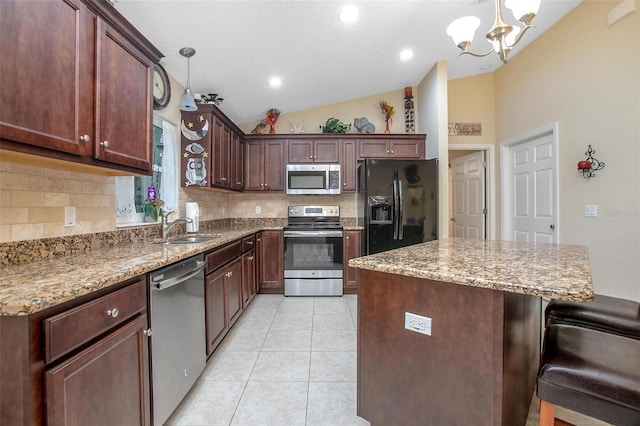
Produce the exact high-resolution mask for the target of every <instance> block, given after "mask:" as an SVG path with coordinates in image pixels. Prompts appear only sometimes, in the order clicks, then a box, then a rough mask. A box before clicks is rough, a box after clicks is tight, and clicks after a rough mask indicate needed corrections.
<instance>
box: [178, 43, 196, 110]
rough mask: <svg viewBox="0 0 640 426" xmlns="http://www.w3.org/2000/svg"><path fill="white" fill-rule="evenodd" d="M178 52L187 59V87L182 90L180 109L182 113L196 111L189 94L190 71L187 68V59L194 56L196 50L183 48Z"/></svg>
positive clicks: (194, 102) (193, 101) (193, 100)
mask: <svg viewBox="0 0 640 426" xmlns="http://www.w3.org/2000/svg"><path fill="white" fill-rule="evenodd" d="M179 52H180V54H181V55H182V56H184V57H185V58H187V87H186V89H184V94H183V95H182V99H181V100H180V109H181V110H182V111H197V110H198V106H197V105H196V100H195V99H193V95H192V94H191V81H190V80H191V69H190V67H189V59H190V58H191V57H192V56H193V55H195V54H196V49H194V48H193V47H183V48H182V49H180V51H179Z"/></svg>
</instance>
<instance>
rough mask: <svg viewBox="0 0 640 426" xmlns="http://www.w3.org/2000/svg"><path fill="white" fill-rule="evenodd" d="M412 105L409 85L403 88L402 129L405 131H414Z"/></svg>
mask: <svg viewBox="0 0 640 426" xmlns="http://www.w3.org/2000/svg"><path fill="white" fill-rule="evenodd" d="M413 109H414V106H413V93H412V89H411V87H405V88H404V131H405V133H415V132H416V127H415V118H414V110H413Z"/></svg>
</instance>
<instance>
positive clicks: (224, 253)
mask: <svg viewBox="0 0 640 426" xmlns="http://www.w3.org/2000/svg"><path fill="white" fill-rule="evenodd" d="M241 254H242V245H241V241H240V240H238V241H235V242H233V243H231V244H229V245H228V246H225V247H222V248H220V249H217V250H215V251H213V252H211V253H209V254H207V256H206V259H207V272H206V273H207V274H208V273H211V272H213V271H215V270H216V269H218V268H219V267H221V266H222V265H224V264H225V263H228V262H229V261H230V260H233V259H235V258H236V257H238V256H240V255H241Z"/></svg>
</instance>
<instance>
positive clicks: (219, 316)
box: [204, 269, 229, 355]
mask: <svg viewBox="0 0 640 426" xmlns="http://www.w3.org/2000/svg"><path fill="white" fill-rule="evenodd" d="M226 272H227V271H226V270H224V269H218V270H217V271H215V272H213V273H211V274H209V275H207V278H206V282H205V287H204V294H205V304H206V305H205V306H206V308H205V321H206V329H207V355H211V354H212V353H213V351H214V349H215V348H216V347H217V346H218V345H219V344H220V342H221V341H222V339H223V338H224V336H225V335H226V334H227V331H228V330H229V327H228V325H227V324H228V322H227V311H226V308H225V301H224V299H225V295H224V278H225V277H224V274H226Z"/></svg>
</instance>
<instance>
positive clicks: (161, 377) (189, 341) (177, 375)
mask: <svg viewBox="0 0 640 426" xmlns="http://www.w3.org/2000/svg"><path fill="white" fill-rule="evenodd" d="M204 267H205V261H204V256H203V255H198V256H194V257H190V258H189V259H185V260H183V261H180V262H178V263H174V264H173V265H170V266H167V267H165V268H162V269H159V270H157V271H154V272H152V273H150V274H149V283H150V286H151V291H150V293H151V305H150V312H151V313H150V318H151V331H152V335H151V370H152V380H153V387H152V406H153V424H154V425H156V426H160V425H162V424H163V423H164V422H165V421H166V420H167V419H168V418H169V416H170V415H171V413H172V412H173V410H175V409H176V407H177V406H178V405H179V404H180V401H182V399H183V398H184V396H185V395H186V394H187V392H188V391H189V389H191V386H193V384H194V383H195V381H196V379H197V378H198V376H199V375H200V373H202V370H204V366H205V363H206V358H207V356H206V349H205V344H206V336H205V322H204V321H205V320H204Z"/></svg>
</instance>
